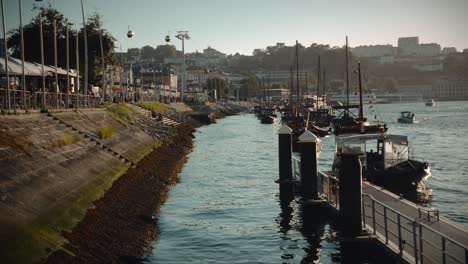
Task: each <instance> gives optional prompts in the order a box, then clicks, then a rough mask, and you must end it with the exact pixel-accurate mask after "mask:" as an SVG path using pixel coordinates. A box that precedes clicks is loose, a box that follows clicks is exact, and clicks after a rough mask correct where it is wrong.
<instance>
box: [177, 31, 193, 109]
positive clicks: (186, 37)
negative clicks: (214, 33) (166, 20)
mask: <svg viewBox="0 0 468 264" xmlns="http://www.w3.org/2000/svg"><path fill="white" fill-rule="evenodd" d="M176 38H178V39H180V40H182V89H181V90H180V101H181V102H183V101H184V100H183V99H184V92H185V91H186V89H187V82H186V77H185V42H184V40H189V39H190V36H189V35H188V31H177V35H176Z"/></svg>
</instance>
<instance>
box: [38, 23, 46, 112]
mask: <svg viewBox="0 0 468 264" xmlns="http://www.w3.org/2000/svg"><path fill="white" fill-rule="evenodd" d="M39 36H40V43H41V45H40V47H41V73H42V108H41V112H47V108H46V97H45V89H46V88H45V70H44V34H43V32H42V15H41V17H40V18H39Z"/></svg>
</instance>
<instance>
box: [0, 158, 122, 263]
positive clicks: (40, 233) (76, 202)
mask: <svg viewBox="0 0 468 264" xmlns="http://www.w3.org/2000/svg"><path fill="white" fill-rule="evenodd" d="M126 170H127V167H126V166H125V165H123V164H120V163H117V164H116V165H115V166H114V167H112V168H111V169H110V170H108V171H106V172H104V173H102V174H101V175H99V176H98V177H96V178H95V179H94V180H93V181H90V182H88V183H87V184H85V185H84V186H82V187H81V188H79V190H78V191H76V192H72V193H70V194H69V195H67V196H66V197H63V198H62V199H61V200H59V201H57V203H56V204H55V205H54V206H53V207H52V209H50V210H49V211H48V212H47V213H44V214H43V215H41V216H38V217H37V218H36V219H35V220H34V221H33V222H32V223H29V224H27V225H24V226H16V227H12V229H10V232H9V233H8V234H6V235H5V236H3V238H2V239H1V240H3V241H4V242H5V243H2V247H3V248H2V249H1V251H3V253H2V254H1V255H2V256H3V259H2V262H3V261H5V262H4V263H34V262H38V261H41V258H44V257H46V255H47V254H48V253H50V252H53V251H55V250H57V249H59V248H62V245H63V244H64V243H65V242H66V239H65V238H64V237H63V235H62V232H64V231H69V230H71V229H72V228H73V227H74V226H75V225H76V224H77V223H78V222H79V221H80V220H81V219H82V218H83V217H84V216H85V214H86V211H87V210H88V209H89V208H92V207H93V202H94V201H96V200H97V199H99V198H100V197H102V196H103V195H104V193H105V192H106V191H107V190H108V189H109V188H110V187H111V186H112V183H113V181H114V180H116V179H117V178H119V177H120V176H121V175H123V174H124V173H125V171H126ZM62 249H63V248H62ZM42 260H43V259H42Z"/></svg>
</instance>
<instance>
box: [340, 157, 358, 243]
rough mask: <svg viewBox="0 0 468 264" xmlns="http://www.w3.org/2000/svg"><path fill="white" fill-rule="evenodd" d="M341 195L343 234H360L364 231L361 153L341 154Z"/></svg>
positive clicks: (346, 235) (348, 235) (352, 235)
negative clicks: (362, 219)
mask: <svg viewBox="0 0 468 264" xmlns="http://www.w3.org/2000/svg"><path fill="white" fill-rule="evenodd" d="M339 197H340V201H339V203H340V218H341V220H342V221H341V222H342V229H343V236H345V237H356V236H360V235H361V232H362V221H361V202H362V201H361V199H362V164H361V161H360V160H359V155H356V154H342V155H341V164H340V167H339Z"/></svg>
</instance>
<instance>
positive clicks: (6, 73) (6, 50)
mask: <svg viewBox="0 0 468 264" xmlns="http://www.w3.org/2000/svg"><path fill="white" fill-rule="evenodd" d="M0 1H1V7H2V25H3V41H4V46H5V77H6V88H7V90H6V92H7V94H6V99H7V102H6V103H7V104H6V108H7V109H8V110H10V76H9V73H8V46H7V38H6V28H5V10H4V9H5V8H4V6H3V0H0Z"/></svg>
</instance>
